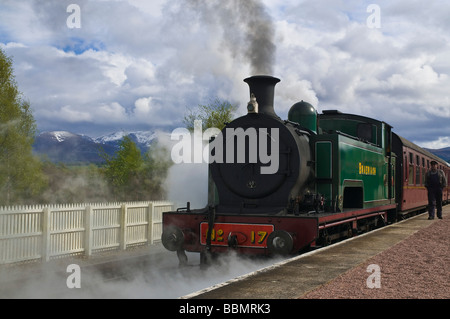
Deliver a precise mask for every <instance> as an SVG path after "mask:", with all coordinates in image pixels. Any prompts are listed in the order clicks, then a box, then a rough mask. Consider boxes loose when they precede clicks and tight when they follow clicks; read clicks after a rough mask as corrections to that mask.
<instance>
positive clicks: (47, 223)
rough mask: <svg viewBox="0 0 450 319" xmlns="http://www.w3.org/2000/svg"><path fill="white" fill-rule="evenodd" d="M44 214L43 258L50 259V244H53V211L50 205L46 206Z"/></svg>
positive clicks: (44, 259)
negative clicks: (51, 232) (51, 233)
mask: <svg viewBox="0 0 450 319" xmlns="http://www.w3.org/2000/svg"><path fill="white" fill-rule="evenodd" d="M42 213H43V216H42V247H41V248H42V260H43V261H49V260H50V246H51V243H50V241H51V236H50V231H51V218H50V217H51V216H50V214H51V212H50V208H49V207H44V209H43V211H42Z"/></svg>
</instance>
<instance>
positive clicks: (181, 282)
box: [0, 246, 277, 299]
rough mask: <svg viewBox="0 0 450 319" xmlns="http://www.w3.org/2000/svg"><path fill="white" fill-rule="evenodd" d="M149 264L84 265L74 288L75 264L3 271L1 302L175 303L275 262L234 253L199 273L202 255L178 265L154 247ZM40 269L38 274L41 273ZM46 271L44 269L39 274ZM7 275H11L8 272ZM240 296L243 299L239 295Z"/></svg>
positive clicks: (191, 255)
mask: <svg viewBox="0 0 450 319" xmlns="http://www.w3.org/2000/svg"><path fill="white" fill-rule="evenodd" d="M149 249H150V250H154V251H157V253H155V254H150V255H151V256H152V257H154V258H153V259H152V257H149V258H147V260H148V261H147V262H146V263H145V264H144V265H145V266H143V265H142V264H139V263H137V264H133V263H132V262H131V261H130V264H129V265H125V266H123V267H121V268H120V271H118V272H117V273H116V272H108V271H103V272H100V271H98V270H96V269H94V268H92V266H86V267H85V266H83V263H82V262H81V263H80V267H81V268H80V279H81V280H80V287H79V288H69V287H68V285H67V281H68V280H69V281H71V278H70V276H71V275H72V272H71V271H67V267H68V266H69V265H70V264H71V263H75V264H76V262H77V261H76V259H75V260H73V259H72V260H68V261H57V262H50V263H48V264H47V265H43V266H36V267H35V268H34V269H31V268H30V267H29V266H31V265H28V267H24V268H23V273H20V272H18V269H19V268H20V267H19V268H15V269H9V270H8V268H3V269H1V270H0V298H2V299H16V298H25V299H37V298H39V299H80V298H82V299H116V298H121V299H176V298H180V297H183V296H186V295H188V294H191V293H194V292H197V291H199V290H202V289H205V288H208V287H211V286H213V285H216V284H220V283H223V282H226V281H228V280H231V279H234V278H236V277H239V276H242V275H245V274H248V273H251V272H253V271H256V270H259V269H261V268H264V267H266V266H269V265H271V264H273V263H274V262H276V261H277V260H274V259H265V258H253V259H250V258H244V257H239V256H238V255H236V254H235V253H233V252H230V253H229V254H226V255H222V256H220V257H219V259H218V260H217V262H216V263H215V264H213V265H211V266H210V267H208V268H206V269H200V266H199V256H198V254H196V253H188V257H189V265H188V266H186V267H179V266H178V259H177V257H176V253H173V252H168V251H165V252H161V250H162V249H163V248H162V247H160V246H152V247H150V248H149ZM36 269H38V270H36ZM39 269H41V270H39ZM8 271H11V272H10V273H8ZM237 297H238V296H237Z"/></svg>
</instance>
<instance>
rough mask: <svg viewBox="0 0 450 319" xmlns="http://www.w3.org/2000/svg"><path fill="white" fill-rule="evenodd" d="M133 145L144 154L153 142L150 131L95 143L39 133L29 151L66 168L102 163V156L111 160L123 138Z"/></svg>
mask: <svg viewBox="0 0 450 319" xmlns="http://www.w3.org/2000/svg"><path fill="white" fill-rule="evenodd" d="M126 135H128V136H130V138H131V140H132V141H133V142H135V143H136V145H137V146H138V147H139V149H140V150H141V151H142V152H147V151H148V149H149V147H150V145H151V144H152V142H153V141H154V140H155V138H156V133H155V132H152V131H138V132H123V131H121V132H114V133H111V134H108V135H104V136H101V137H97V138H95V139H93V138H91V137H89V136H87V135H80V134H74V133H71V132H67V131H53V132H43V133H40V134H39V135H38V136H36V139H35V142H34V145H33V151H34V152H35V153H36V154H37V155H40V156H43V157H44V158H45V157H47V158H48V159H49V160H50V161H52V162H55V163H58V162H62V163H66V164H74V163H96V164H99V163H103V162H104V159H103V158H102V157H101V156H100V154H101V153H102V152H105V153H106V154H108V155H110V156H112V155H114V153H115V152H116V151H117V150H118V148H119V143H120V141H121V140H122V139H123V138H124V137H125V136H126Z"/></svg>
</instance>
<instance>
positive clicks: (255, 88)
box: [244, 75, 280, 118]
mask: <svg viewBox="0 0 450 319" xmlns="http://www.w3.org/2000/svg"><path fill="white" fill-rule="evenodd" d="M244 82H246V83H247V84H248V86H249V87H250V97H252V95H254V97H255V98H256V102H257V103H258V109H259V110H258V113H262V114H266V115H269V116H272V117H275V118H279V117H278V115H277V114H276V113H275V110H274V108H273V102H274V93H275V85H276V84H277V83H278V82H280V79H277V78H274V77H272V76H268V75H257V76H252V77H249V78H247V79H245V80H244Z"/></svg>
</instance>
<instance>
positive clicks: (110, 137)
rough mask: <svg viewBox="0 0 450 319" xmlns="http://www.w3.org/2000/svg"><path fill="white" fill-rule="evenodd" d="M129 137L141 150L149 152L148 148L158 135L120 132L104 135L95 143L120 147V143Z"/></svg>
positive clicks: (145, 132) (147, 132) (146, 132)
mask: <svg viewBox="0 0 450 319" xmlns="http://www.w3.org/2000/svg"><path fill="white" fill-rule="evenodd" d="M127 135H128V136H129V137H130V138H131V140H132V141H133V142H135V143H136V145H137V146H138V147H139V148H140V149H141V151H144V152H145V151H147V150H148V148H149V147H150V146H151V145H152V143H153V142H154V140H155V138H156V137H157V135H156V133H155V132H153V131H136V132H125V131H119V132H114V133H111V134H107V135H103V136H100V137H97V138H95V139H94V142H96V143H99V144H107V145H118V143H119V142H120V141H121V140H122V139H123V138H124V137H125V136H127Z"/></svg>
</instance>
